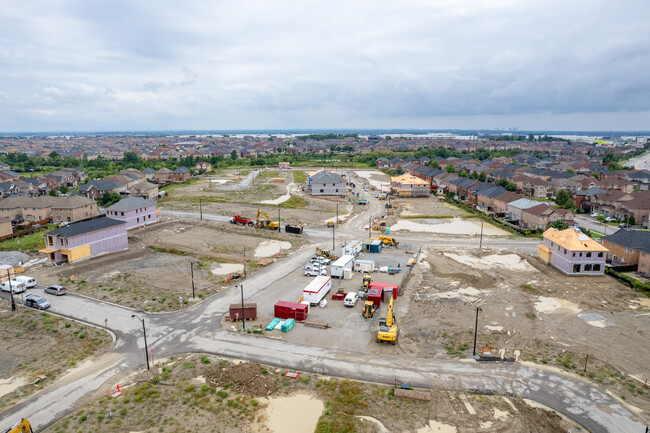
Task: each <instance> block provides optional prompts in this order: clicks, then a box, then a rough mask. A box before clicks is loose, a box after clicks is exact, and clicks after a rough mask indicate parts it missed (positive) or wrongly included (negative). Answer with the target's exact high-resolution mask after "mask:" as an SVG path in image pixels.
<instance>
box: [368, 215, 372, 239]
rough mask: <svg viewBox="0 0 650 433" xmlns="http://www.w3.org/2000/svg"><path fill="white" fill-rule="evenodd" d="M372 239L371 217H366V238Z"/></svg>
mask: <svg viewBox="0 0 650 433" xmlns="http://www.w3.org/2000/svg"><path fill="white" fill-rule="evenodd" d="M371 237H372V215H370V216H369V217H368V238H371Z"/></svg>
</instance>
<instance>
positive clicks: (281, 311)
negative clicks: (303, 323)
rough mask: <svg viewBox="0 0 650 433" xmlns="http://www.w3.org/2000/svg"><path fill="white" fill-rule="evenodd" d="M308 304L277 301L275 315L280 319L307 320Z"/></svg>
mask: <svg viewBox="0 0 650 433" xmlns="http://www.w3.org/2000/svg"><path fill="white" fill-rule="evenodd" d="M308 308H309V307H308V306H307V305H305V304H296V303H295V302H287V301H278V302H277V303H276V304H275V307H274V310H275V317H279V318H280V319H294V320H307V314H308Z"/></svg>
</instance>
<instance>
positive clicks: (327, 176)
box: [311, 170, 343, 183]
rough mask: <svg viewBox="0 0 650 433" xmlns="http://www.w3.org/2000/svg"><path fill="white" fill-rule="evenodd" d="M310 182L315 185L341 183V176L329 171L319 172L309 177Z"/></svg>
mask: <svg viewBox="0 0 650 433" xmlns="http://www.w3.org/2000/svg"><path fill="white" fill-rule="evenodd" d="M311 182H316V183H340V182H343V178H342V177H341V175H339V174H337V173H332V172H330V171H325V170H323V171H319V172H318V173H316V174H315V175H313V176H311Z"/></svg>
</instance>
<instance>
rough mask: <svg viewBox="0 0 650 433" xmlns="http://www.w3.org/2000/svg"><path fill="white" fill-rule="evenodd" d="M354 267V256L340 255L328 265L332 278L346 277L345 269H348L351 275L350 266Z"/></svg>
mask: <svg viewBox="0 0 650 433" xmlns="http://www.w3.org/2000/svg"><path fill="white" fill-rule="evenodd" d="M353 267H354V256H342V257H340V258H339V259H338V260H336V261H334V262H333V263H332V265H331V267H330V275H332V278H339V279H344V278H346V275H345V271H346V270H348V269H349V270H350V276H352V268H353Z"/></svg>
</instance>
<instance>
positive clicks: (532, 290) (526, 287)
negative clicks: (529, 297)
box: [521, 284, 537, 293]
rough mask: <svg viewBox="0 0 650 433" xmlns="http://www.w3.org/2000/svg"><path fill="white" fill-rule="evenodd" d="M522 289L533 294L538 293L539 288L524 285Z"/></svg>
mask: <svg viewBox="0 0 650 433" xmlns="http://www.w3.org/2000/svg"><path fill="white" fill-rule="evenodd" d="M521 288H522V289H524V290H527V291H529V292H531V293H537V287H535V286H533V285H532V284H522V285H521Z"/></svg>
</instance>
